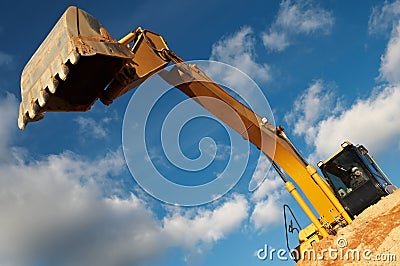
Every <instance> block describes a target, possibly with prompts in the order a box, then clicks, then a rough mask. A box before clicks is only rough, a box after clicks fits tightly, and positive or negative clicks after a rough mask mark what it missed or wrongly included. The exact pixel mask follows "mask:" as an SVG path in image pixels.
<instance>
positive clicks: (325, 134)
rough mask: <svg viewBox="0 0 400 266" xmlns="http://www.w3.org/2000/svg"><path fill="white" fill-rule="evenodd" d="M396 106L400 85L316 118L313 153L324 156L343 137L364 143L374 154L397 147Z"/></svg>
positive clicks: (399, 120)
mask: <svg viewBox="0 0 400 266" xmlns="http://www.w3.org/2000/svg"><path fill="white" fill-rule="evenodd" d="M399 106H400V87H399V86H398V85H396V86H389V87H386V88H385V89H383V90H382V91H381V92H379V93H375V94H372V95H371V96H370V97H369V98H368V99H365V100H358V101H356V102H355V103H354V104H353V105H352V106H351V107H350V108H349V109H347V110H345V111H343V112H341V113H340V115H331V116H329V117H328V118H326V119H324V120H322V121H320V122H319V123H318V126H317V134H316V138H315V142H314V145H315V151H316V154H317V155H318V156H320V157H321V158H327V157H328V156H330V155H331V154H332V153H333V152H335V151H336V150H337V149H338V147H339V145H340V143H342V142H343V141H345V140H350V141H352V142H354V143H361V144H365V145H366V147H368V148H369V149H370V150H373V151H374V153H379V152H383V151H384V150H385V149H386V148H388V147H393V146H398V144H399V141H398V139H399V137H400V117H399V115H398V114H399ZM393 144H396V145H393Z"/></svg>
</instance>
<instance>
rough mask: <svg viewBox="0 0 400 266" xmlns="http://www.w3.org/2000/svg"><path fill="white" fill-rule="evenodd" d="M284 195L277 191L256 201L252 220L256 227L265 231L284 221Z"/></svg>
mask: <svg viewBox="0 0 400 266" xmlns="http://www.w3.org/2000/svg"><path fill="white" fill-rule="evenodd" d="M281 206H282V195H281V194H279V193H277V192H275V193H273V194H272V195H270V196H268V198H267V199H265V200H263V201H259V202H257V203H256V205H255V207H254V210H253V212H252V214H251V217H250V220H251V222H252V223H253V225H254V228H255V229H257V230H260V231H261V232H265V231H267V230H268V229H270V228H271V227H272V226H274V225H276V224H278V223H280V222H281V221H282V209H281Z"/></svg>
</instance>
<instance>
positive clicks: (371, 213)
mask: <svg viewBox="0 0 400 266" xmlns="http://www.w3.org/2000/svg"><path fill="white" fill-rule="evenodd" d="M310 265H332V266H333V265H335V266H336V265H349V266H350V265H351V266H354V265H400V190H397V191H396V192H395V193H393V194H392V195H389V196H387V197H384V198H382V200H381V201H379V202H378V203H377V204H375V205H373V206H371V207H369V208H368V209H366V210H365V211H364V212H362V213H361V214H360V215H359V216H358V217H357V218H356V219H354V221H353V222H352V224H351V225H349V226H347V227H345V228H343V229H341V230H340V231H339V232H338V234H337V235H336V236H329V237H327V238H325V239H324V240H322V241H320V242H319V243H317V244H315V245H314V249H313V250H309V252H306V253H305V256H304V260H303V261H301V262H299V263H297V264H296V266H310Z"/></svg>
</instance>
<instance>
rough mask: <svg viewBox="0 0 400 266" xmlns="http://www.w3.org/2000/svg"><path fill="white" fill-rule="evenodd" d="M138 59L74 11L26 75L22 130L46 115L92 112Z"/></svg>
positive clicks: (31, 62) (41, 49) (56, 29)
mask: <svg viewBox="0 0 400 266" xmlns="http://www.w3.org/2000/svg"><path fill="white" fill-rule="evenodd" d="M133 56H134V55H133V53H132V52H131V51H130V49H129V48H128V47H127V46H125V45H123V44H121V43H119V42H118V41H116V40H115V39H114V38H112V37H111V36H110V34H109V33H108V32H107V31H106V30H105V29H104V28H103V27H102V25H101V24H100V23H99V22H98V21H97V20H96V19H95V18H94V17H92V16H91V15H89V14H88V13H86V12H84V11H82V10H80V9H79V8H77V7H69V8H68V9H67V10H66V11H65V13H64V14H63V15H62V16H61V18H60V19H59V21H58V22H57V23H56V25H55V26H54V28H53V29H52V30H51V32H50V33H49V35H48V36H47V37H46V39H45V40H44V41H43V43H42V44H41V45H40V47H39V48H38V49H37V51H36V52H35V53H34V55H33V56H32V58H31V59H30V60H29V62H28V63H27V65H26V66H25V68H24V70H23V71H22V75H21V97H22V102H21V104H20V110H19V117H18V126H19V128H20V129H24V128H25V126H26V124H27V123H28V122H31V121H37V120H40V119H41V118H43V116H44V113H45V112H51V111H58V112H60V111H61V112H62V111H65V112H70V111H87V110H89V109H90V108H91V106H92V105H93V103H94V102H95V101H96V100H97V98H98V97H99V96H100V94H101V93H102V91H103V90H104V88H105V87H106V86H107V85H108V84H109V83H110V82H111V80H112V79H113V78H114V76H115V75H116V74H117V73H118V72H119V71H120V70H121V68H122V67H123V66H124V65H125V64H126V63H127V62H128V61H130V60H132V58H133Z"/></svg>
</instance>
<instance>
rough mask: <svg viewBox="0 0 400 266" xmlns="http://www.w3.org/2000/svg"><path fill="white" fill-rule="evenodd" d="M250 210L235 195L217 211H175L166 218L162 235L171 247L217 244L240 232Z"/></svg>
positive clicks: (243, 201) (243, 198) (216, 209)
mask: <svg viewBox="0 0 400 266" xmlns="http://www.w3.org/2000/svg"><path fill="white" fill-rule="evenodd" d="M248 210H249V206H248V202H247V200H246V198H245V197H244V196H243V195H239V194H234V195H233V196H232V197H231V198H229V199H228V200H226V201H225V202H224V203H223V204H222V205H221V206H219V207H217V208H215V209H214V210H208V209H202V208H199V209H197V210H195V212H194V213H191V212H190V211H189V212H186V213H183V214H182V213H180V212H179V211H182V210H181V209H180V210H179V211H178V212H174V213H173V214H172V215H171V216H170V217H166V218H164V219H163V232H164V233H165V236H166V238H167V239H168V241H170V244H171V245H178V246H184V247H187V248H193V247H195V246H197V245H199V244H201V243H203V244H210V243H214V242H216V241H218V240H220V239H222V238H224V237H226V236H227V234H229V233H230V232H231V231H233V230H235V229H237V228H238V227H239V226H240V225H241V224H242V223H243V221H245V220H246V219H247V217H248Z"/></svg>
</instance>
